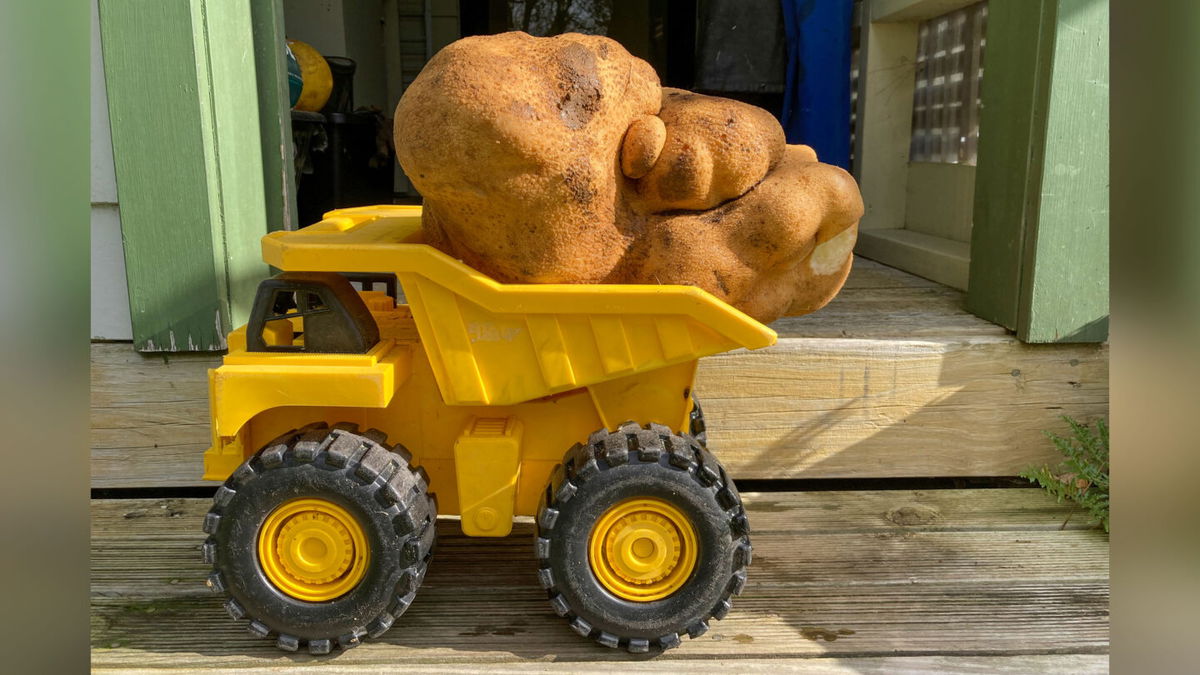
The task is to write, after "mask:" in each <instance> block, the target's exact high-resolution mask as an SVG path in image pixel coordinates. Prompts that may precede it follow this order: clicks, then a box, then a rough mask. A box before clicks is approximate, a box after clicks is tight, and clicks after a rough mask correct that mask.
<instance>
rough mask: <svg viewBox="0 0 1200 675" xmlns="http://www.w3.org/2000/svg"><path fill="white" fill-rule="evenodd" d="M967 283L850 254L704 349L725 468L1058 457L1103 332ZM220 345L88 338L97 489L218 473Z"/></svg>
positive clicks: (1093, 388)
mask: <svg viewBox="0 0 1200 675" xmlns="http://www.w3.org/2000/svg"><path fill="white" fill-rule="evenodd" d="M962 303H963V294H962V293H960V292H958V291H955V290H954V289H951V288H947V287H945V286H942V285H940V284H937V283H935V282H932V281H929V280H926V279H922V278H920V277H916V276H914V275H911V274H907V273H905V272H901V271H899V270H896V269H893V268H890V267H886V266H884V265H881V264H879V263H876V262H873V261H870V260H865V259H862V258H859V259H857V260H856V262H855V267H854V271H853V272H852V273H851V275H850V279H849V281H848V282H847V284H846V287H845V288H844V289H843V290H842V292H841V293H840V294H839V295H838V297H837V298H835V299H834V301H833V302H831V303H830V304H829V305H828V306H827V307H825V308H823V309H821V310H820V311H818V312H816V313H814V314H811V315H808V316H803V317H787V318H784V319H781V320H779V321H777V322H776V323H775V324H773V327H774V328H775V329H776V331H777V332H778V333H779V335H780V340H779V343H778V344H777V345H776V346H774V347H771V348H768V349H764V350H759V351H755V352H747V351H736V352H730V353H727V354H722V355H719V356H715V357H709V358H706V359H704V360H702V361H701V366H700V371H699V375H698V379H697V384H696V392H697V396H698V397H699V398H700V400H701V401H702V402H703V404H704V410H705V415H706V416H707V418H708V426H709V445H710V447H711V448H712V449H713V450H714V451H715V452H716V453H717V454H718V455H719V456H720V458H721V460H722V461H723V462H724V463H725V465H726V467H727V468H728V469H729V471H730V473H731V475H733V476H734V477H735V479H742V478H745V479H773V478H858V477H866V478H880V477H942V476H961V477H967V476H1012V475H1016V474H1017V473H1019V472H1021V471H1022V470H1024V469H1025V468H1027V467H1029V466H1030V465H1032V464H1039V463H1043V462H1055V461H1056V458H1057V455H1056V453H1055V451H1054V448H1053V446H1052V445H1051V444H1050V443H1049V441H1047V440H1046V438H1045V436H1044V435H1043V434H1042V431H1043V430H1052V431H1060V432H1061V431H1064V430H1065V428H1066V425H1065V423H1064V422H1062V420H1060V419H1059V416H1060V415H1064V414H1065V415H1071V416H1073V417H1076V418H1078V419H1085V420H1086V419H1091V418H1094V417H1097V416H1104V415H1107V414H1108V349H1107V346H1105V345H1025V344H1023V343H1021V342H1020V341H1018V340H1017V339H1016V338H1014V337H1012V336H1011V335H1010V334H1009V333H1008V332H1007V331H1005V330H1004V329H1003V328H1001V327H999V326H996V325H995V324H992V323H988V322H987V321H983V320H982V319H979V318H977V317H975V316H973V315H971V314H969V313H967V312H966V311H964V310H963V309H962ZM219 360H220V357H219V355H217V354H186V355H156V356H143V355H141V354H138V353H136V352H134V351H133V349H132V346H131V345H129V344H120V343H107V344H94V345H92V418H91V422H92V432H91V446H92V487H94V488H120V487H180V486H199V485H212V486H215V484H213V483H205V482H204V481H201V480H200V473H201V454H202V453H203V451H204V449H205V448H206V447H207V446H208V442H209V431H208V393H207V377H206V371H207V369H208V368H211V367H215V366H216V365H217V364H218V363H219Z"/></svg>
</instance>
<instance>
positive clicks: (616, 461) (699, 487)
mask: <svg viewBox="0 0 1200 675" xmlns="http://www.w3.org/2000/svg"><path fill="white" fill-rule="evenodd" d="M639 496H646V497H657V498H659V499H662V500H665V501H667V502H669V503H671V504H673V505H674V506H676V507H677V508H679V509H680V510H681V511H682V512H683V513H684V514H686V515H687V516H688V517H689V518H690V519H691V523H692V526H693V527H694V529H695V531H696V536H697V540H698V547H697V548H698V549H699V550H698V557H697V560H696V568H695V571H694V572H693V573H692V576H691V577H690V578H689V579H688V581H687V582H686V583H685V585H684V586H683V587H682V588H680V589H679V590H678V591H676V592H675V593H673V594H671V595H669V596H667V597H666V598H663V599H661V600H655V601H652V602H631V601H628V600H623V599H621V598H618V597H616V596H615V595H613V594H611V593H609V592H608V591H607V590H605V589H604V588H603V587H602V586H601V585H600V583H599V581H597V579H596V577H595V575H594V574H593V573H592V569H591V566H590V564H589V562H588V553H587V542H588V537H589V534H590V533H591V530H592V528H593V526H594V525H595V522H596V520H597V519H599V518H600V516H601V515H602V514H603V513H604V512H605V511H607V510H608V509H609V507H611V506H613V505H614V504H616V503H618V502H620V501H623V500H625V499H628V498H631V497H639ZM751 551H752V549H751V546H750V526H749V523H748V521H747V520H746V511H745V509H744V508H742V501H741V497H740V496H739V495H738V492H737V488H736V487H735V486H734V484H733V482H732V481H731V480H730V479H729V476H728V475H726V473H725V469H724V468H722V467H721V464H720V462H718V461H717V459H716V458H715V457H713V455H712V454H711V453H709V452H708V451H707V450H705V449H704V447H703V446H702V445H700V444H699V443H697V442H696V440H695V439H693V438H691V437H689V436H682V435H678V434H675V433H672V432H671V430H670V429H668V428H667V427H665V426H663V425H660V424H651V425H649V426H647V427H642V426H641V425H639V424H637V423H634V422H627V423H625V424H623V425H621V427H620V428H619V429H618V430H617V431H615V432H612V433H609V432H608V431H606V430H600V431H597V432H595V433H593V434H592V435H591V437H590V438H589V439H588V442H587V443H586V444H576V445H575V446H574V447H572V448H571V449H570V450H569V451H568V452H567V454H566V456H565V457H564V459H563V463H562V464H560V465H559V466H558V467H556V468H555V470H554V474H553V475H552V477H551V479H550V484H549V485H548V486H547V488H546V493H545V494H544V495H543V497H542V503H541V505H540V507H539V509H538V517H537V537H536V539H535V543H534V552H535V555H536V557H537V558H538V567H539V569H538V579H539V581H540V582H541V585H542V587H543V588H545V589H546V592H547V596H548V597H549V598H550V606H551V607H552V608H553V609H554V611H555V613H557V614H558V615H559V616H561V617H563V618H565V619H566V620H567V622H568V623H569V624H570V626H571V628H572V629H573V630H575V632H577V633H579V634H580V635H583V636H584V637H588V638H591V639H593V640H595V641H596V642H599V643H600V644H602V645H605V646H607V647H622V648H625V649H627V650H629V651H630V652H635V653H636V652H647V651H650V650H651V649H654V650H662V649H670V648H672V647H676V646H678V645H679V643H680V638H681V636H683V635H685V634H686V635H688V636H690V637H693V638H694V637H698V636H699V635H701V634H703V633H704V632H705V631H707V630H708V622H709V620H710V619H714V618H715V619H717V620H720V619H722V618H724V617H725V615H726V614H727V613H728V612H729V610H730V607H731V602H730V599H731V597H732V596H734V595H739V594H740V593H741V592H742V588H743V587H744V586H745V583H746V567H747V566H748V565H749V564H750V559H751Z"/></svg>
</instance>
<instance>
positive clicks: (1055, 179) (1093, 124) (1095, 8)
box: [988, 0, 1109, 342]
mask: <svg viewBox="0 0 1200 675" xmlns="http://www.w3.org/2000/svg"><path fill="white" fill-rule="evenodd" d="M1057 4H1058V7H1057V14H1056V17H1055V24H1056V29H1055V31H1054V59H1053V63H1052V66H1051V68H1052V71H1053V76H1052V77H1051V80H1050V87H1049V92H1048V97H1049V100H1048V103H1047V107H1046V121H1045V124H1046V130H1045V149H1044V151H1043V155H1042V171H1041V189H1040V191H1039V193H1038V194H1039V197H1040V201H1039V207H1038V216H1037V230H1036V236H1035V237H1032V238H1030V237H1027V238H1026V258H1027V259H1028V260H1029V261H1031V264H1026V265H1025V266H1024V268H1023V270H1022V279H1021V300H1020V302H1021V304H1020V312H1019V313H1018V316H1017V335H1018V336H1020V338H1021V339H1022V340H1025V341H1026V342H1103V341H1105V340H1107V339H1108V96H1109V94H1108V91H1109V90H1108V2H1107V0H1100V1H1099V2H1097V1H1096V0H1058V3H1057ZM989 44H992V43H991V41H990V40H989ZM988 58H989V60H990V58H991V55H990V54H989V55H988Z"/></svg>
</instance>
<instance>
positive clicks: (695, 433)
mask: <svg viewBox="0 0 1200 675" xmlns="http://www.w3.org/2000/svg"><path fill="white" fill-rule="evenodd" d="M688 433H689V434H691V435H692V438H694V439H696V440H697V441H700V445H703V446H704V447H708V426H707V425H705V423H704V410H703V409H702V408H701V407H700V399H698V398H696V397H694V396H693V397H692V412H691V413H690V414H689V415H688Z"/></svg>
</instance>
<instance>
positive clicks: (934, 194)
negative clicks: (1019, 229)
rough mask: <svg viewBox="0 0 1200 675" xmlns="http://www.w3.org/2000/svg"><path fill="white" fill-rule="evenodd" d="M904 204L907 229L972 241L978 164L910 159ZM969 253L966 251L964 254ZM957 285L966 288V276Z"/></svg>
mask: <svg viewBox="0 0 1200 675" xmlns="http://www.w3.org/2000/svg"><path fill="white" fill-rule="evenodd" d="M904 208H905V216H904V229H906V230H912V231H913V232H919V233H921V234H927V235H929V236H931V237H938V238H941V239H949V240H951V241H958V242H966V243H970V241H971V218H972V212H973V210H974V208H975V167H973V166H971V165H969V164H947V163H945V162H912V163H910V164H909V165H908V191H907V196H906V198H905V202H904ZM969 256H970V253H969V251H967V252H966V255H965V257H968V258H969ZM955 288H966V278H965V277H964V278H963V283H962V284H961V285H955Z"/></svg>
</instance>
